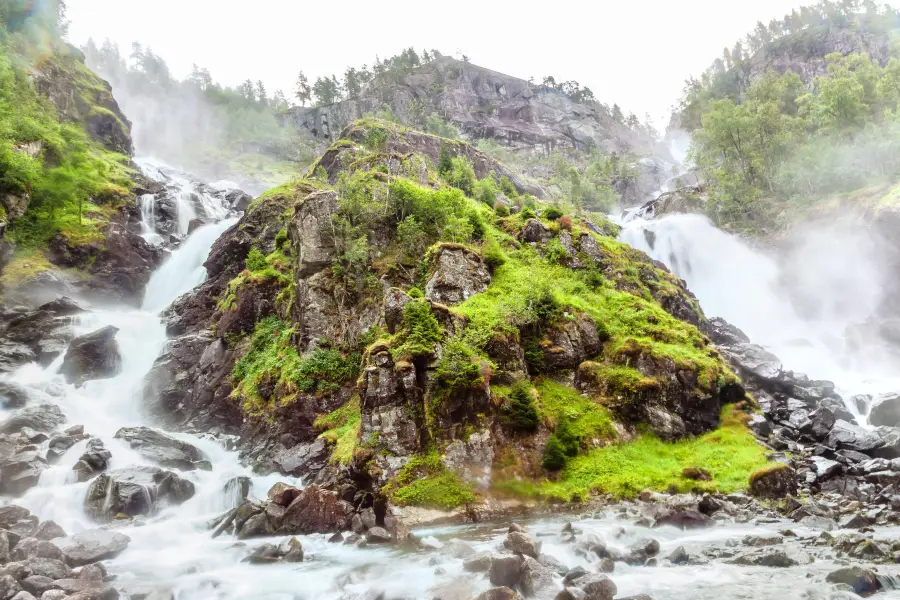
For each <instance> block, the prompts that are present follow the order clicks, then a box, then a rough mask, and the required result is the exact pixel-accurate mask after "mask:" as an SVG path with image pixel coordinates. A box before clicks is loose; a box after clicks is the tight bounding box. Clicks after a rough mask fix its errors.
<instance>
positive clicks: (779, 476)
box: [750, 463, 797, 500]
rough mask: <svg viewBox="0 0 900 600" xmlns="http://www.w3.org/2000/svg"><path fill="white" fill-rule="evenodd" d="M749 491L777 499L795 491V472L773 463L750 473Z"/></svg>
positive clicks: (759, 495)
mask: <svg viewBox="0 0 900 600" xmlns="http://www.w3.org/2000/svg"><path fill="white" fill-rule="evenodd" d="M750 493H751V494H753V495H754V496H757V497H760V498H767V499H770V500H778V499H781V498H784V497H785V496H787V495H788V494H792V495H793V494H796V493H797V474H796V472H795V471H794V469H792V468H790V467H789V466H787V465H784V464H781V463H774V464H772V465H770V466H768V467H765V468H762V469H759V470H758V471H755V472H754V473H752V474H751V475H750Z"/></svg>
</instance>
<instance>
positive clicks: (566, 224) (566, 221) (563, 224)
mask: <svg viewBox="0 0 900 600" xmlns="http://www.w3.org/2000/svg"><path fill="white" fill-rule="evenodd" d="M558 222H559V228H560V229H565V230H566V231H572V217H570V216H568V215H566V216H564V217H560V218H559V221H558Z"/></svg>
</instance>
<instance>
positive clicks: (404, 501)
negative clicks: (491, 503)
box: [385, 451, 478, 510]
mask: <svg viewBox="0 0 900 600" xmlns="http://www.w3.org/2000/svg"><path fill="white" fill-rule="evenodd" d="M385 491H386V492H387V494H388V495H389V496H390V497H391V499H392V500H393V501H394V502H395V503H396V504H398V505H400V506H422V507H425V508H436V509H440V510H452V509H454V508H457V507H459V506H463V505H465V504H471V503H473V502H476V501H477V500H478V497H477V496H476V495H475V492H473V491H472V488H471V486H469V485H468V484H467V483H465V482H464V481H463V480H462V479H460V477H459V476H458V475H457V474H455V473H453V472H452V471H449V470H447V468H446V467H444V465H443V463H442V462H441V457H440V456H439V455H438V453H437V452H436V451H432V452H429V453H428V454H424V455H419V456H414V457H412V458H411V459H410V460H409V462H408V463H406V465H405V466H404V467H403V468H402V469H401V470H400V472H399V473H398V474H397V477H396V478H395V479H394V480H393V481H391V482H390V483H388V485H387V486H386V489H385Z"/></svg>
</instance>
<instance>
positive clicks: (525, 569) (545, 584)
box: [519, 556, 556, 598]
mask: <svg viewBox="0 0 900 600" xmlns="http://www.w3.org/2000/svg"><path fill="white" fill-rule="evenodd" d="M519 586H520V587H521V588H522V592H524V594H525V595H526V596H528V597H530V598H531V597H535V596H537V597H542V596H545V595H546V594H547V593H549V592H550V591H551V590H554V589H556V581H555V580H554V573H553V571H552V570H551V569H549V568H548V567H545V566H544V565H542V564H541V563H539V562H538V561H536V560H535V559H533V558H531V557H530V556H526V557H524V559H523V561H522V567H521V578H520V580H519Z"/></svg>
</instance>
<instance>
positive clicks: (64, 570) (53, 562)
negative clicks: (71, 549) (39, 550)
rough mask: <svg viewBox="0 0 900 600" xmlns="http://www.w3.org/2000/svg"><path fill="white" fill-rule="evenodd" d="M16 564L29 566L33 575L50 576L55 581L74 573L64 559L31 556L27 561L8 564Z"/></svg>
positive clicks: (29, 570)
mask: <svg viewBox="0 0 900 600" xmlns="http://www.w3.org/2000/svg"><path fill="white" fill-rule="evenodd" d="M14 564H19V565H21V566H23V567H27V570H28V572H29V573H30V574H32V575H40V576H41V577H48V578H50V579H52V580H54V581H56V580H57V579H65V578H67V577H70V576H71V575H72V569H71V568H69V566H68V565H67V564H66V563H65V562H64V561H63V560H61V559H56V558H29V559H28V560H27V562H20V563H9V565H7V566H11V565H14Z"/></svg>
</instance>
